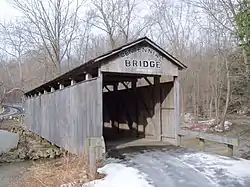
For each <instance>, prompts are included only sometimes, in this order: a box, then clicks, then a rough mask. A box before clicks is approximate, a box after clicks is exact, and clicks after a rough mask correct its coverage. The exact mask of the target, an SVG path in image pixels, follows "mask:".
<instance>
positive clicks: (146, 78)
mask: <svg viewBox="0 0 250 187" xmlns="http://www.w3.org/2000/svg"><path fill="white" fill-rule="evenodd" d="M144 79H145V81H146V82H147V83H148V84H149V85H152V83H151V82H150V80H149V79H148V77H144Z"/></svg>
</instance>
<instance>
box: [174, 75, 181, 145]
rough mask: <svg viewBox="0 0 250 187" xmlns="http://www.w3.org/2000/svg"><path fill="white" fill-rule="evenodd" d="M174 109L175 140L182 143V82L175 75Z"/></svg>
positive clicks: (178, 143)
mask: <svg viewBox="0 0 250 187" xmlns="http://www.w3.org/2000/svg"><path fill="white" fill-rule="evenodd" d="M174 109H175V123H174V124H175V125H174V126H175V140H176V144H177V145H180V139H179V136H178V133H179V131H180V83H179V79H178V77H174Z"/></svg>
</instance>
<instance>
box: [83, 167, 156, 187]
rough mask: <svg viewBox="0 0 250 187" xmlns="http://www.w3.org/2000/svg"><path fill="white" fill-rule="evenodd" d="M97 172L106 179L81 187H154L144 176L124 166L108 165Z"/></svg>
mask: <svg viewBox="0 0 250 187" xmlns="http://www.w3.org/2000/svg"><path fill="white" fill-rule="evenodd" d="M97 172H98V173H101V174H105V175H106V177H105V178H104V179H99V180H94V181H91V182H88V183H85V184H84V185H83V186H82V187H154V186H153V185H152V184H150V183H151V182H149V181H150V180H149V179H147V178H148V176H147V175H146V174H144V173H141V172H140V171H139V170H137V169H135V168H132V167H127V166H126V165H124V164H117V163H110V164H107V165H105V166H104V167H102V168H99V169H98V170H97Z"/></svg>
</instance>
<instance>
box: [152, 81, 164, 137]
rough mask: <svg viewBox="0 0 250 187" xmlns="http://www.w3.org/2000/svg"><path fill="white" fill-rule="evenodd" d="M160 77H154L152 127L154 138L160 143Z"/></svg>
mask: <svg viewBox="0 0 250 187" xmlns="http://www.w3.org/2000/svg"><path fill="white" fill-rule="evenodd" d="M160 89H161V88H160V77H154V104H155V105H154V116H153V120H154V125H155V132H156V134H155V136H156V139H157V140H160V141H161V138H162V136H161V134H162V124H161V91H160Z"/></svg>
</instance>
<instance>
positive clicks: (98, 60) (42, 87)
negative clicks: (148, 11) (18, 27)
mask: <svg viewBox="0 0 250 187" xmlns="http://www.w3.org/2000/svg"><path fill="white" fill-rule="evenodd" d="M141 43H147V44H149V45H150V47H152V48H154V49H155V50H156V51H157V52H159V53H160V54H162V55H163V56H164V57H165V58H166V59H168V60H169V61H170V62H171V63H173V64H174V65H176V66H177V67H178V69H179V70H182V69H185V68H187V66H186V65H185V64H183V63H181V62H180V61H179V60H178V59H176V58H175V57H173V56H172V55H171V54H169V53H168V52H167V51H165V50H164V49H162V48H161V47H160V46H158V45H157V44H156V43H155V42H153V41H152V40H150V39H149V38H147V37H143V38H139V39H137V40H135V41H133V42H130V43H127V44H125V45H123V46H120V47H118V48H116V49H113V50H111V51H109V52H107V53H105V54H103V55H100V56H98V57H96V58H93V59H91V60H89V61H87V62H86V63H83V64H81V65H80V66H78V67H76V68H74V69H72V70H70V71H68V72H66V73H64V74H62V75H60V76H59V77H56V78H55V79H53V80H51V81H49V82H47V83H45V84H42V85H40V86H38V87H37V88H34V89H32V90H30V91H28V92H26V93H25V95H29V94H31V93H33V92H39V91H43V90H45V89H46V88H47V89H48V87H53V86H55V85H57V84H58V82H62V81H63V80H65V79H67V80H69V79H71V78H73V77H74V76H76V75H79V73H80V74H81V73H83V72H84V70H86V68H88V67H90V66H95V65H97V64H98V63H102V62H104V61H103V60H104V59H106V58H109V57H111V56H114V55H116V54H118V53H119V52H121V51H123V50H126V49H128V48H131V47H134V46H136V45H138V44H141Z"/></svg>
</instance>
